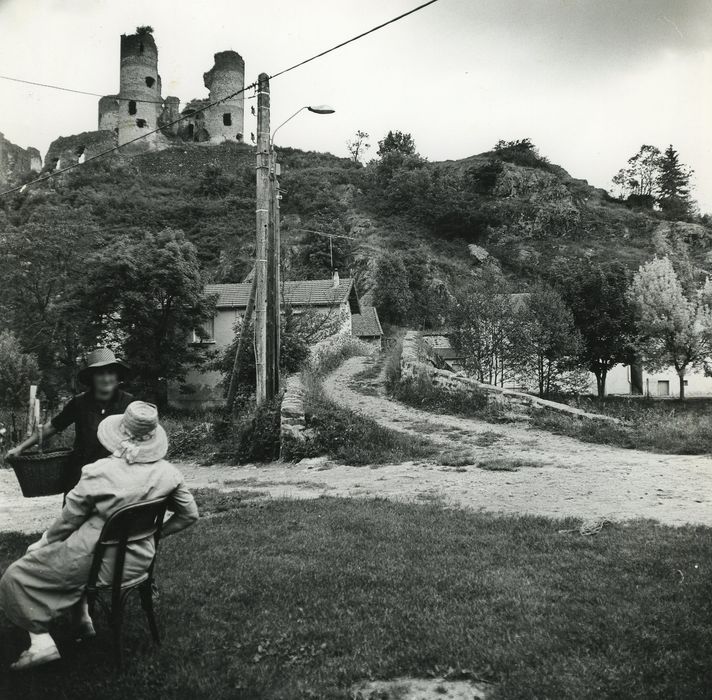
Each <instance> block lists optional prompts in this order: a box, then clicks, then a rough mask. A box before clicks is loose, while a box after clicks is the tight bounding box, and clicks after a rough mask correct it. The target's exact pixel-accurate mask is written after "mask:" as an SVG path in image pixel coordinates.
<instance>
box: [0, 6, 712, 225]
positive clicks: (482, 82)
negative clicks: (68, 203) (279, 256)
mask: <svg viewBox="0 0 712 700" xmlns="http://www.w3.org/2000/svg"><path fill="white" fill-rule="evenodd" d="M418 4H420V0H299V1H298V2H297V1H295V0H281V1H278V0H260V2H255V1H254V0H253V2H249V3H248V2H244V1H243V0H202V1H201V2H190V3H188V2H185V3H184V2H176V0H121V1H120V2H119V1H118V0H0V74H2V75H7V76H12V77H17V78H22V79H26V80H33V81H37V82H43V83H54V84H57V85H62V86H66V87H72V88H76V89H79V90H86V91H90V92H97V93H100V94H112V93H115V92H116V91H117V90H118V79H119V36H120V35H121V34H123V33H127V34H128V33H132V32H133V31H134V30H135V28H136V26H138V25H146V24H148V25H151V26H152V27H153V28H154V37H155V39H156V42H157V44H158V49H159V72H160V74H161V77H162V80H163V95H164V96H166V95H177V96H178V97H179V98H180V99H181V102H182V103H184V102H186V101H188V100H189V99H192V98H195V97H203V96H207V90H206V89H205V87H204V86H203V82H202V74H203V72H205V71H206V70H208V69H209V68H211V67H212V62H213V61H212V56H213V54H214V53H215V52H217V51H223V50H226V49H233V50H236V51H238V52H239V53H240V54H241V55H242V56H243V58H244V59H245V63H246V80H247V82H252V81H253V80H254V79H255V78H256V77H257V75H258V74H259V73H261V72H266V73H270V74H274V73H276V72H278V71H279V70H281V69H282V68H285V67H287V66H289V65H292V64H294V63H296V62H298V61H299V60H302V59H304V58H307V57H309V56H311V55H313V54H314V53H318V52H320V51H322V50H324V49H326V48H328V47H330V46H332V45H333V44H336V43H339V42H341V41H343V40H345V39H347V38H349V37H351V36H353V35H355V34H358V33H360V32H362V31H364V30H366V29H368V28H370V27H371V26H374V25H376V24H379V23H381V22H383V21H385V20H387V19H390V18H391V17H393V16H395V15H397V14H400V13H402V12H404V11H406V10H408V9H410V8H412V7H415V6H416V5H418ZM711 88H712V0H439V2H437V3H435V4H434V5H431V6H430V7H427V8H425V9H424V10H422V11H420V12H418V13H416V14H415V15H412V16H410V17H407V18H405V19H404V20H402V21H400V22H398V23H396V24H394V25H391V26H389V27H386V28H384V29H382V30H380V31H379V32H376V33H375V34H372V35H370V36H368V37H366V38H364V39H362V40H360V41H358V42H356V43H354V44H351V45H349V46H347V47H345V48H343V49H340V50H339V51H337V52H335V53H332V54H330V55H328V56H326V57H324V58H321V59H319V60H318V61H315V62H313V63H310V64H309V65H307V66H304V67H303V68H300V69H298V70H296V71H293V72H291V73H288V74H286V75H284V76H282V77H279V78H276V79H275V80H273V81H272V85H271V90H272V124H273V126H277V125H278V124H279V123H280V122H281V121H283V120H284V119H286V118H287V117H288V116H289V115H291V114H292V113H293V112H294V111H295V110H297V109H298V108H299V107H301V106H303V105H308V104H329V105H331V106H333V107H334V108H335V109H336V113H335V114H333V115H330V116H318V115H314V114H311V113H309V112H304V113H303V114H301V115H300V116H299V117H298V118H297V119H294V120H293V121H291V122H290V123H289V125H287V126H285V127H284V129H282V130H281V131H280V136H279V141H280V142H281V143H282V145H290V146H294V147H298V148H304V149H310V150H319V151H330V152H332V153H335V154H337V155H346V140H347V139H348V138H349V137H351V136H352V135H353V133H354V132H355V131H356V130H358V129H361V130H364V131H366V132H368V133H369V134H370V135H371V138H370V143H371V144H372V149H371V151H370V154H371V155H373V156H375V151H376V148H377V142H378V139H380V138H382V137H383V135H384V134H385V133H386V132H387V131H388V130H389V129H400V130H402V131H406V132H410V133H411V134H412V135H413V137H414V139H415V141H416V145H417V148H418V151H419V152H420V153H421V154H422V155H424V156H426V157H427V158H428V159H429V160H433V161H437V160H445V159H459V158H464V157H467V156H470V155H473V154H475V153H481V152H483V151H487V150H489V149H491V147H492V146H493V145H494V144H495V143H496V142H497V141H498V140H499V139H507V140H509V139H517V138H524V137H528V138H531V139H532V140H533V141H534V143H535V144H536V145H537V146H538V147H539V150H540V152H541V153H542V154H543V155H545V156H547V157H548V158H549V159H550V160H551V161H552V162H554V163H557V164H559V165H561V166H563V167H564V168H566V169H567V170H568V171H569V172H570V173H571V174H572V175H573V176H575V177H579V178H583V179H586V180H588V181H589V182H590V183H591V184H593V185H596V186H599V187H604V188H607V189H610V188H611V177H612V176H613V175H614V174H615V173H616V171H617V170H618V169H619V168H621V167H622V166H623V165H625V162H626V160H627V159H628V158H629V157H630V156H631V155H633V154H634V153H635V152H636V151H637V150H638V148H639V147H640V146H641V145H642V144H654V145H656V146H658V147H659V148H660V149H664V148H665V147H667V145H668V144H670V143H672V144H673V145H674V146H675V148H677V149H678V150H679V152H680V155H681V159H682V161H683V162H684V163H686V164H688V165H689V166H691V167H692V168H693V169H694V170H695V179H694V185H695V191H694V195H695V196H696V198H697V199H698V201H699V202H700V206H701V209H702V210H703V211H707V212H712V94H711V92H710V91H711ZM97 99H98V98H94V97H91V96H83V95H76V94H70V93H63V92H58V91H55V90H51V89H47V88H40V87H31V86H27V85H20V84H16V83H11V82H6V81H4V80H0V105H1V106H2V109H1V110H0V132H3V133H4V134H5V137H6V138H7V139H9V140H10V141H12V142H14V143H17V144H18V145H20V146H23V147H27V146H35V147H37V148H39V149H40V151H41V152H42V154H43V155H44V154H45V153H46V151H47V148H48V146H49V144H50V142H51V141H52V140H53V139H55V138H56V137H58V136H67V135H70V134H76V133H80V132H82V131H91V130H94V129H96V120H97ZM246 104H247V105H250V104H254V103H253V102H252V101H250V100H248V101H247V102H246ZM254 130H255V129H254V119H253V117H251V116H250V110H249V107H248V108H247V109H246V124H245V133H246V134H249V133H250V132H251V131H254Z"/></svg>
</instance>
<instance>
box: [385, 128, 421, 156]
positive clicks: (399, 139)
mask: <svg viewBox="0 0 712 700" xmlns="http://www.w3.org/2000/svg"><path fill="white" fill-rule="evenodd" d="M393 151H397V152H398V153H402V154H403V155H404V156H412V155H414V154H415V141H414V140H413V137H412V136H411V135H410V134H406V133H404V132H402V131H389V132H388V133H387V134H386V135H385V136H384V137H383V138H382V139H381V140H380V141H379V142H378V151H376V153H377V155H378V156H379V157H383V156H384V155H386V153H392V152H393Z"/></svg>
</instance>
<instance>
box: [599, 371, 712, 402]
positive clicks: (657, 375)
mask: <svg viewBox="0 0 712 700" xmlns="http://www.w3.org/2000/svg"><path fill="white" fill-rule="evenodd" d="M685 379H686V380H687V386H686V387H685V396H690V397H692V396H712V377H705V374H704V371H702V370H698V369H696V370H690V371H688V373H687V374H686V375H685ZM665 382H667V384H665ZM589 391H590V392H591V393H592V394H595V393H596V377H595V376H594V375H593V374H591V375H590V381H589ZM631 393H632V391H631V383H630V367H628V366H627V365H616V366H615V367H613V369H611V370H610V372H608V377H607V378H606V395H607V396H629V395H630V394H631ZM643 393H644V394H645V395H646V396H653V397H655V396H671V397H677V398H679V396H680V382H679V380H678V376H677V372H675V370H674V369H672V368H670V369H667V370H663V371H661V372H649V371H647V370H643Z"/></svg>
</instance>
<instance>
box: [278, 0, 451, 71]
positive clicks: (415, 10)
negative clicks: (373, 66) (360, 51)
mask: <svg viewBox="0 0 712 700" xmlns="http://www.w3.org/2000/svg"><path fill="white" fill-rule="evenodd" d="M436 2H438V0H429V2H424V3H423V4H422V5H418V7H414V8H413V9H412V10H408V12H404V13H403V14H402V15H398V17H394V18H393V19H389V20H388V21H387V22H383V24H379V25H378V26H377V27H373V28H371V29H369V30H367V31H365V32H362V33H361V34H359V35H358V36H354V37H352V38H351V39H347V40H346V41H342V42H341V43H340V44H337V45H336V46H332V47H331V48H330V49H326V51H322V52H321V53H318V54H316V56H312V57H311V58H307V59H305V60H303V61H300V62H299V63H295V64H294V65H293V66H290V67H289V68H285V69H284V70H281V71H279V73H275V74H274V75H271V76H270V78H278V77H279V76H280V75H284V74H285V73H289V71H291V70H294V69H295V68H299V67H300V66H303V65H305V64H307V63H311V62H312V61H316V59H317V58H321V57H322V56H326V54H328V53H331V52H332V51H336V50H337V49H340V48H342V47H343V46H346V45H347V44H351V43H352V42H354V41H358V40H359V39H363V37H365V36H368V35H369V34H373V32H377V31H378V30H379V29H383V27H387V26H388V25H389V24H393V23H394V22H398V20H401V19H403V18H404V17H407V16H408V15H412V14H414V13H415V12H418V11H419V10H422V9H423V8H425V7H427V6H428V5H433V4H435V3H436Z"/></svg>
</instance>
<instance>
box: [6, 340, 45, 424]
mask: <svg viewBox="0 0 712 700" xmlns="http://www.w3.org/2000/svg"><path fill="white" fill-rule="evenodd" d="M38 379H39V367H38V365H37V358H36V357H35V356H34V355H31V354H29V353H26V352H23V350H22V347H21V346H20V343H19V341H18V339H17V337H16V336H15V335H14V334H13V333H11V332H9V331H1V332H0V406H3V407H4V408H10V409H12V410H13V412H14V411H15V410H16V409H19V408H21V407H22V406H23V405H24V404H25V403H26V402H27V397H28V396H29V387H30V384H33V383H37V381H38Z"/></svg>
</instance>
